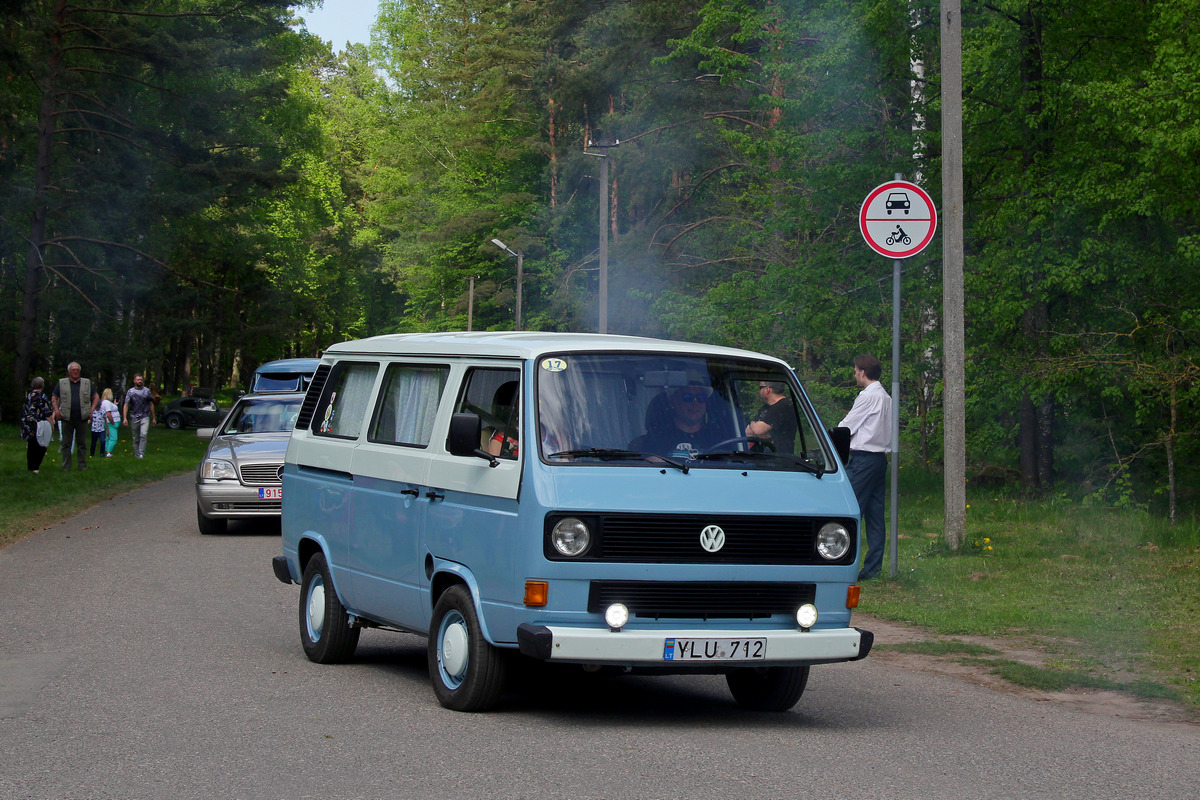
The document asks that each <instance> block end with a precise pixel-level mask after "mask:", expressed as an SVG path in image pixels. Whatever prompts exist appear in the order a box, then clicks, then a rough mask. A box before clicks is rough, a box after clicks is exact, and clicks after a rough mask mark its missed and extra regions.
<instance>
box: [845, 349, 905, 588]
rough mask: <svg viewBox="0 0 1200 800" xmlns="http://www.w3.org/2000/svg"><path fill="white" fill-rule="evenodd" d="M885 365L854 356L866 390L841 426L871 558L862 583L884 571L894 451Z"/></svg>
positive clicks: (865, 563) (871, 358) (861, 575)
mask: <svg viewBox="0 0 1200 800" xmlns="http://www.w3.org/2000/svg"><path fill="white" fill-rule="evenodd" d="M882 375H883V365H882V364H880V363H879V359H877V358H875V356H870V355H862V356H855V357H854V380H855V382H856V383H857V384H858V385H859V386H860V387H861V388H862V391H861V392H859V393H858V397H856V398H855V399H854V406H853V407H852V408H851V409H850V413H849V414H847V415H846V418H845V419H843V420H842V421H841V422H839V423H838V427H840V428H849V429H850V461H849V463H847V464H846V474H847V476H848V477H849V478H850V485H851V486H853V487H854V496H855V497H856V498H858V508H859V512H860V513H861V514H862V518H863V530H864V531H865V533H866V537H867V557H866V559H865V560H864V561H863V565H862V569H861V570H859V573H858V579H859V580H860V581H865V580H870V579H871V578H874V577H877V576H878V575H879V571H880V570H881V569H882V568H883V540H884V528H883V493H884V489H885V487H886V485H887V454H888V452H889V451H890V450H891V449H892V398H891V397H890V396H889V395H888V393H887V390H886V389H884V388H883V384H881V383H880V382H879V378H880V376H882Z"/></svg>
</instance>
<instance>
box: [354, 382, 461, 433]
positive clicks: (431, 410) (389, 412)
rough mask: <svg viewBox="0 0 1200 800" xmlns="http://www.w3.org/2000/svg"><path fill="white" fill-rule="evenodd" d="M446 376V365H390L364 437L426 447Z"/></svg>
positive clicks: (444, 386)
mask: <svg viewBox="0 0 1200 800" xmlns="http://www.w3.org/2000/svg"><path fill="white" fill-rule="evenodd" d="M449 375H450V367H449V366H426V365H423V364H392V365H391V366H390V367H388V369H387V373H386V374H385V375H384V376H383V389H382V390H380V392H379V409H378V411H376V414H375V422H374V424H373V425H372V426H371V435H370V436H369V437H368V438H369V439H370V440H371V441H372V442H384V443H387V444H405V445H415V446H417V447H426V446H428V445H429V440H430V439H431V438H432V437H433V421H434V418H435V417H436V416H437V410H438V402H439V401H440V400H441V398H442V390H443V389H445V388H446V379H447V377H448V376H449Z"/></svg>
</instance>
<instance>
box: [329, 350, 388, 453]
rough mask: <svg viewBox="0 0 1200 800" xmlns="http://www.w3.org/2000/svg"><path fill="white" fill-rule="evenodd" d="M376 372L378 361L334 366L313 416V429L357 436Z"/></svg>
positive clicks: (349, 436)
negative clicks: (375, 362)
mask: <svg viewBox="0 0 1200 800" xmlns="http://www.w3.org/2000/svg"><path fill="white" fill-rule="evenodd" d="M377 372H379V365H378V364H357V363H348V362H342V363H341V364H338V365H337V366H335V367H334V369H333V372H332V374H331V375H330V376H329V381H328V383H326V385H325V392H324V394H323V395H322V397H321V402H320V404H319V405H318V406H317V413H316V415H315V416H314V417H313V432H314V433H317V434H319V435H321V436H339V437H344V438H347V439H357V438H358V434H359V433H360V432H361V431H362V426H363V419H364V418H365V417H366V415H367V407H368V403H369V402H370V399H371V387H372V386H373V385H374V384H375V374H376V373H377Z"/></svg>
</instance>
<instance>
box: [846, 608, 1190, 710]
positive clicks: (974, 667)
mask: <svg viewBox="0 0 1200 800" xmlns="http://www.w3.org/2000/svg"><path fill="white" fill-rule="evenodd" d="M854 625H855V626H856V627H860V628H864V629H866V630H869V631H871V632H872V633H874V634H875V645H874V647H875V649H872V650H871V655H870V658H871V659H872V660H875V661H882V662H885V663H887V664H894V665H896V666H898V667H901V668H903V669H914V670H921V671H922V672H931V673H934V674H938V675H945V676H947V677H951V678H955V679H958V680H962V681H967V682H968V683H973V684H975V685H977V686H983V687H986V688H988V689H992V690H994V691H998V692H1006V693H1008V694H1013V695H1017V696H1021V697H1026V698H1028V699H1030V700H1033V701H1035V702H1041V703H1055V704H1057V705H1060V706H1063V707H1066V708H1070V709H1072V710H1074V711H1079V712H1083V713H1088V714H1099V715H1102V716H1108V717H1119V718H1122V719H1136V720H1146V721H1151V722H1160V723H1164V724H1181V725H1187V726H1189V727H1192V728H1195V727H1198V726H1200V715H1197V714H1196V713H1195V712H1193V711H1192V710H1191V709H1189V708H1187V707H1186V706H1184V705H1182V704H1179V703H1171V702H1168V701H1164V700H1146V699H1141V698H1138V697H1135V696H1133V695H1130V694H1126V693H1124V692H1115V691H1108V690H1103V689H1083V688H1081V689H1070V690H1067V691H1061V692H1048V691H1044V690H1038V689H1029V688H1026V687H1024V686H1019V685H1017V684H1014V683H1010V682H1009V681H1006V680H1004V679H1003V678H1001V677H999V676H998V675H995V674H993V673H992V671H991V670H990V669H989V668H988V666H987V665H986V664H983V663H980V662H979V661H976V660H972V659H970V658H963V657H962V656H960V655H957V654H951V655H944V656H939V655H926V654H917V653H906V652H902V651H899V650H894V649H891V648H890V647H888V646H889V645H903V644H907V643H915V642H939V641H944V642H950V641H958V642H966V643H968V644H975V645H981V646H984V647H989V648H991V649H993V650H996V651H998V652H999V655H996V656H989V658H1003V659H1008V660H1010V661H1015V662H1019V663H1022V664H1030V665H1033V666H1039V667H1040V666H1045V664H1046V662H1047V661H1048V660H1049V656H1048V654H1047V653H1045V652H1044V651H1042V650H1040V649H1038V648H1037V646H1036V643H1034V642H1031V641H1028V640H1022V639H1011V640H1010V639H994V638H989V637H985V636H941V635H939V634H935V633H930V632H929V631H926V630H923V629H921V628H916V627H910V626H907V625H901V624H898V623H895V622H889V621H886V620H882V619H879V618H878V617H872V616H871V615H869V614H855V615H854Z"/></svg>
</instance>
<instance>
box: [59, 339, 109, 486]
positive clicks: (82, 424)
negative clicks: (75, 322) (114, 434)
mask: <svg viewBox="0 0 1200 800" xmlns="http://www.w3.org/2000/svg"><path fill="white" fill-rule="evenodd" d="M81 372H82V368H81V367H80V366H79V362H77V361H72V362H71V363H70V364H68V365H67V377H65V378H62V379H60V380H59V382H58V383H57V384H55V386H54V391H53V392H51V393H50V402H51V403H52V404H53V405H54V418H55V419H56V420H62V468H63V469H64V470H65V471H67V472H70V471H71V448H72V446H74V448H75V456H76V459H77V460H78V461H79V469H80V470H85V469H87V437H88V429H89V428H90V427H91V423H92V412H94V411H95V410H96V406H97V405H98V404H99V403H100V395H99V394H97V393H96V390H95V389H94V388H92V381H91V379H90V378H82V377H80V373H81Z"/></svg>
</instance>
